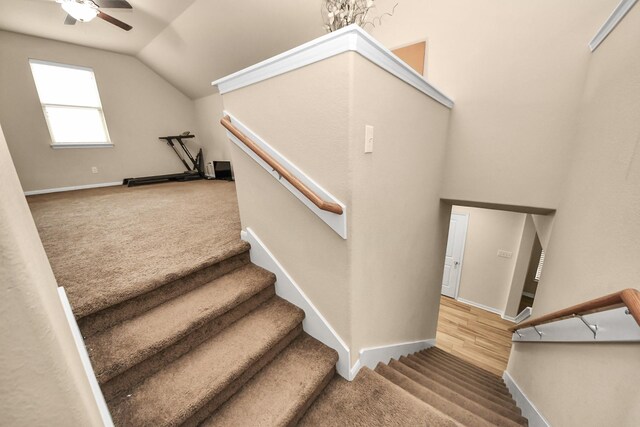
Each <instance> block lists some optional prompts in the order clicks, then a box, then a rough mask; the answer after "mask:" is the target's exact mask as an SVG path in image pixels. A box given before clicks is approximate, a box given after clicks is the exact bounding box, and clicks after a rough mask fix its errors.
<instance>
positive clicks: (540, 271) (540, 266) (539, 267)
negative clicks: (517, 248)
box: [534, 249, 544, 282]
mask: <svg viewBox="0 0 640 427" xmlns="http://www.w3.org/2000/svg"><path fill="white" fill-rule="evenodd" d="M543 265H544V249H543V250H542V252H541V253H540V261H538V268H537V269H536V277H535V278H534V280H535V281H536V282H539V281H540V276H541V275H542V266H543Z"/></svg>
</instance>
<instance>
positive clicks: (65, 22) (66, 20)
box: [64, 15, 78, 25]
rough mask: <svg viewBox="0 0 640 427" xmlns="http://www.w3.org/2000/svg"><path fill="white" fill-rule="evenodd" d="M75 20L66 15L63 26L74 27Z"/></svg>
mask: <svg viewBox="0 0 640 427" xmlns="http://www.w3.org/2000/svg"><path fill="white" fill-rule="evenodd" d="M76 22H78V21H76V18H74V17H73V16H71V15H67V17H66V18H64V25H76Z"/></svg>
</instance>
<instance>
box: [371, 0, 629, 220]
mask: <svg viewBox="0 0 640 427" xmlns="http://www.w3.org/2000/svg"><path fill="white" fill-rule="evenodd" d="M395 3H396V1H395V0H379V1H377V2H376V4H377V5H378V6H377V7H378V11H379V12H383V11H387V10H390V9H391V8H392V7H393V5H394V4H395ZM617 3H618V0H567V1H561V2H558V1H556V0H539V1H531V2H508V1H505V0H485V1H480V2H479V1H476V0H456V1H451V0H403V1H401V2H399V4H398V7H397V8H396V11H395V14H394V16H393V17H385V18H384V20H383V23H382V25H379V26H377V27H376V28H375V29H371V28H370V27H367V29H368V30H369V31H371V33H372V34H373V35H374V36H375V37H376V38H378V39H379V40H380V41H382V42H383V43H384V44H385V45H386V46H389V47H395V46H401V45H404V44H407V43H410V42H415V41H417V40H424V39H427V44H428V46H429V55H428V59H427V61H428V64H427V69H428V71H429V80H430V81H432V82H433V83H434V84H435V85H436V86H437V87H438V88H439V89H441V90H443V91H444V92H445V93H447V94H448V95H449V96H451V97H452V98H453V99H454V100H455V102H456V106H455V108H454V109H453V111H452V115H451V128H450V133H449V140H448V143H447V145H448V152H447V156H448V163H447V167H446V175H445V184H444V188H443V196H444V197H446V198H450V199H454V200H470V201H476V200H478V201H483V202H494V203H503V204H511V205H523V206H533V207H545V208H555V207H556V206H557V205H558V203H559V201H560V187H559V186H558V182H561V181H562V180H563V179H564V177H565V171H566V166H567V162H568V160H569V158H570V157H571V155H572V154H571V151H570V147H569V143H570V141H571V140H572V139H573V136H574V134H575V130H576V127H575V125H576V112H577V108H578V105H579V100H580V96H581V94H582V89H583V85H584V78H585V75H586V70H587V65H588V62H589V59H590V53H589V50H588V48H587V43H588V41H589V40H590V39H591V37H592V36H593V34H594V33H595V31H596V30H597V29H598V28H599V26H600V25H601V24H602V22H603V21H604V20H605V19H606V18H607V16H609V14H610V13H611V11H612V10H613V8H614V7H615V5H616V4H617Z"/></svg>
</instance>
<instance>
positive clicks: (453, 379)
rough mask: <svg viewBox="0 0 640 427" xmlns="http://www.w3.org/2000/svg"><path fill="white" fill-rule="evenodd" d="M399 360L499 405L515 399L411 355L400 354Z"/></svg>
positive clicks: (424, 373) (511, 403) (510, 402)
mask: <svg viewBox="0 0 640 427" xmlns="http://www.w3.org/2000/svg"><path fill="white" fill-rule="evenodd" d="M399 361H400V362H401V363H404V364H405V365H407V366H409V367H410V368H412V369H414V370H416V371H418V372H420V373H421V374H423V375H425V376H428V377H429V378H432V379H434V380H436V381H438V382H440V383H443V384H455V385H457V386H458V387H463V388H465V389H467V390H469V391H471V392H473V393H475V394H477V395H479V396H482V397H484V398H486V399H487V400H491V401H493V402H496V403H498V404H501V405H515V401H514V400H513V399H511V398H509V397H507V396H505V395H502V394H496V393H494V392H492V391H490V390H486V389H484V388H480V387H477V386H476V385H474V384H470V383H468V382H467V381H465V380H464V378H460V377H458V376H452V375H451V374H449V373H447V372H443V371H442V370H439V369H437V368H435V369H434V368H433V367H431V366H425V365H423V364H421V363H418V362H416V361H415V358H414V357H413V356H407V357H405V356H402V357H400V359H399Z"/></svg>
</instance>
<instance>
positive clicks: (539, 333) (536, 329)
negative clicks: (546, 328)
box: [533, 325, 542, 339]
mask: <svg viewBox="0 0 640 427" xmlns="http://www.w3.org/2000/svg"><path fill="white" fill-rule="evenodd" d="M533 330H534V331H536V332H537V333H538V335H540V339H542V332H540V331H539V330H538V328H537V327H536V325H534V326H533Z"/></svg>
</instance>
